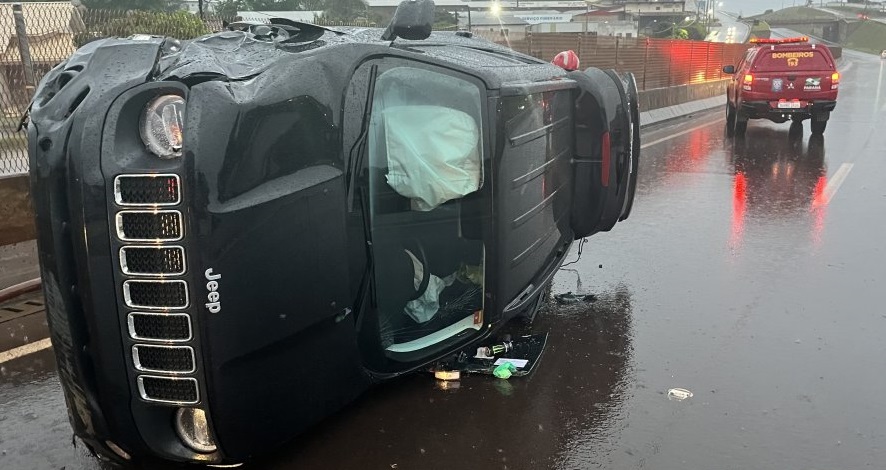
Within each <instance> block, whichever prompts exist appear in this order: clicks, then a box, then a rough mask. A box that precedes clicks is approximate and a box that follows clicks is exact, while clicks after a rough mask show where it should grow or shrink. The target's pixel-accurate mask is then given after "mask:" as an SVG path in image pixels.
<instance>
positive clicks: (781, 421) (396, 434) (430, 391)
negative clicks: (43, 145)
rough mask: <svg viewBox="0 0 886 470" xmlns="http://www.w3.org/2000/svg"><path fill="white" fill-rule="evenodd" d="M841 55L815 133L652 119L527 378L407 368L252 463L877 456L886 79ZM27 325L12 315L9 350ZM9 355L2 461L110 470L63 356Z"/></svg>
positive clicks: (631, 464) (724, 462) (5, 343)
mask: <svg viewBox="0 0 886 470" xmlns="http://www.w3.org/2000/svg"><path fill="white" fill-rule="evenodd" d="M847 56H848V57H847V60H846V61H845V64H844V79H843V82H842V86H843V89H842V91H841V96H840V101H839V104H838V108H837V111H836V112H835V113H834V114H833V116H832V119H831V122H830V124H829V128H828V130H827V132H826V133H825V136H824V139H814V138H811V137H810V136H809V132H808V123H807V126H806V127H807V129H806V132H805V133H803V135H801V136H800V135H797V134H796V133H792V132H790V131H789V127H790V126H789V125H788V124H784V125H774V124H771V123H767V122H762V121H754V122H752V123H751V125H750V127H749V130H748V134H747V137H746V138H745V139H743V140H738V141H732V140H727V139H725V137H724V129H723V127H724V124H723V112H722V110H717V111H716V112H710V113H705V114H701V115H697V116H695V117H692V118H689V119H686V120H684V121H681V122H676V123H671V124H668V125H667V126H665V127H658V128H656V129H651V130H648V131H646V132H645V136H644V138H645V142H646V147H647V148H646V149H645V153H644V156H643V160H642V165H641V180H640V189H639V194H638V199H637V204H636V205H635V208H634V213H633V215H632V217H631V219H630V220H629V221H628V222H627V223H625V224H624V225H622V226H620V227H619V230H616V231H614V232H613V233H611V234H602V235H599V236H595V237H592V238H591V239H590V241H589V242H588V243H587V244H586V245H585V247H584V254H583V256H582V257H581V259H580V260H579V261H578V262H577V263H575V264H573V265H571V266H569V267H567V268H565V269H563V271H562V272H560V273H559V275H558V276H557V278H556V279H555V285H554V290H555V292H559V293H562V292H567V291H572V292H575V293H582V294H584V293H592V294H594V295H596V296H597V298H598V300H597V301H596V302H593V303H578V304H573V305H566V306H562V305H556V304H552V305H551V306H550V307H549V308H548V310H547V311H546V312H545V314H544V315H543V316H542V317H540V318H539V319H538V320H537V321H536V324H535V325H534V326H533V328H534V330H536V331H550V332H551V338H550V340H549V346H548V349H547V351H546V352H545V355H544V357H543V359H542V361H541V363H540V365H539V368H538V369H537V370H536V371H535V372H534V373H533V374H532V375H531V376H529V377H526V378H515V379H511V380H509V381H501V380H497V379H492V378H488V377H478V376H468V377H464V378H463V379H462V381H461V382H460V384H459V386H458V387H449V389H441V388H440V387H439V386H437V385H436V384H435V382H434V380H433V379H432V378H431V377H430V376H427V375H413V376H407V377H404V378H402V379H400V380H396V381H394V382H391V383H387V384H384V385H381V386H379V387H377V388H375V389H373V390H372V391H371V392H370V393H368V394H367V395H365V396H364V397H363V398H362V399H360V400H359V401H358V402H357V403H355V404H354V405H352V406H350V407H348V408H346V409H345V410H344V411H342V412H341V413H339V414H337V415H336V416H333V417H332V418H331V419H329V420H327V421H325V422H323V423H322V424H320V425H319V426H317V427H315V428H314V429H313V430H312V431H311V432H309V433H308V434H307V435H306V436H303V437H302V438H299V439H297V440H296V441H295V442H293V443H292V444H291V445H289V446H288V447H287V448H285V449H283V450H281V451H280V452H278V453H276V454H274V455H270V456H266V457H262V458H261V459H259V460H257V461H254V462H252V463H250V464H249V465H247V466H246V467H244V468H261V469H265V468H267V469H297V468H311V469H317V468H331V469H338V468H377V469H389V468H399V469H409V468H423V469H427V468H447V469H448V468H512V469H530V468H532V469H535V468H558V469H574V468H582V469H584V468H605V469H677V468H686V469H712V468H717V469H729V468H735V469H749V468H803V469H835V468H845V469H850V468H851V469H861V468H882V466H883V462H884V461H886V420H884V419H883V416H884V415H886V401H884V400H883V399H882V396H883V391H884V390H886V374H884V373H883V358H884V357H886V342H884V341H883V340H882V338H883V336H884V334H886V307H884V306H883V305H884V303H883V302H882V294H881V291H882V286H883V285H884V283H886V269H884V268H883V266H884V265H886V251H884V247H883V243H884V240H886V220H884V218H883V215H884V214H886V182H884V181H886V180H884V176H883V175H884V174H886V160H884V152H883V149H884V148H886V132H884V129H886V77H884V63H883V62H881V61H880V60H878V59H875V58H874V57H873V56H868V55H861V54H855V53H850V52H847ZM575 248H577V246H576V247H575ZM576 251H577V250H576V249H574V250H573V253H572V254H571V255H570V260H572V259H574V258H575V257H576V255H577V253H576ZM518 327H519V325H518V326H515V328H518ZM36 330H40V331H43V333H42V334H43V336H45V324H44V323H43V319H42V317H41V316H39V315H38V316H32V317H27V318H26V319H25V320H21V321H12V322H6V323H3V324H0V340H2V342H0V347H2V349H3V350H6V349H9V348H10V347H14V346H17V345H20V344H21V342H22V341H23V339H22V336H24V335H29V334H30V335H32V336H31V337H32V339H31V341H33V340H34V339H37V337H36V336H34V335H35V334H37V333H33V331H36ZM0 366H2V368H0V451H2V455H0V468H3V469H15V470H24V469H41V470H42V469H59V468H65V469H67V470H74V469H93V468H98V467H99V464H98V463H97V462H96V461H94V460H92V459H91V458H89V457H88V456H86V454H85V452H84V451H83V449H82V448H76V449H75V448H74V447H72V445H71V435H70V428H69V426H68V423H67V415H66V411H65V407H64V403H63V399H62V395H61V392H60V390H59V384H58V380H57V378H56V376H55V373H54V371H53V369H54V362H53V356H52V354H51V352H50V351H49V350H43V351H40V352H38V353H34V354H31V355H28V356H25V357H23V358H19V359H14V360H9V361H6V362H4V363H3V364H0ZM305 386H306V387H310V386H312V385H311V383H310V380H309V379H308V380H306V381H305ZM675 387H681V388H686V389H688V390H690V391H692V392H693V393H694V396H693V397H692V398H689V399H686V400H684V401H676V400H669V399H668V397H667V391H668V390H669V389H671V388H675ZM243 425H244V426H250V425H251V424H250V423H243ZM147 468H153V467H151V466H150V465H148V466H147ZM157 468H163V467H157Z"/></svg>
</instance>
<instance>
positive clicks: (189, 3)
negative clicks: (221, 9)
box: [182, 0, 213, 15]
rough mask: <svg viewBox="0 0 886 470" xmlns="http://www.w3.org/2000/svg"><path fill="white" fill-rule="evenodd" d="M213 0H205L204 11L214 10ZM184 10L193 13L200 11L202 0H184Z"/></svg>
mask: <svg viewBox="0 0 886 470" xmlns="http://www.w3.org/2000/svg"><path fill="white" fill-rule="evenodd" d="M212 4H213V2H211V1H207V0H203V13H209V12H211V11H212ZM182 10H185V11H189V12H191V13H193V14H195V15H196V14H197V13H200V2H199V1H198V0H183V1H182Z"/></svg>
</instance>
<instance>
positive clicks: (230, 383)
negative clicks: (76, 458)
mask: <svg viewBox="0 0 886 470" xmlns="http://www.w3.org/2000/svg"><path fill="white" fill-rule="evenodd" d="M429 3H430V2H429V1H427V0H420V1H417V2H407V3H405V4H404V5H401V7H400V10H398V13H397V15H395V20H394V22H393V23H392V25H391V26H390V27H389V28H388V29H387V30H386V31H383V30H381V29H360V28H350V29H348V28H342V29H331V28H322V27H318V26H314V25H309V24H302V23H293V22H289V21H286V20H272V22H271V24H269V25H251V24H234V25H231V30H229V31H225V32H221V33H217V34H212V35H209V36H205V37H201V38H199V39H196V40H193V41H188V42H179V41H176V40H172V39H165V38H158V37H133V38H129V39H106V40H101V41H96V42H92V43H90V44H88V45H86V46H84V47H83V48H81V49H80V50H79V51H77V52H76V53H75V54H74V55H73V56H72V57H71V58H70V59H69V60H67V61H66V62H64V63H63V64H61V65H59V66H58V67H56V68H55V69H54V70H52V71H51V72H50V73H49V74H48V75H47V76H46V77H45V78H44V80H43V81H42V83H41V84H40V87H39V89H38V91H37V93H36V96H35V97H34V100H33V103H32V105H31V107H30V111H29V117H30V120H29V123H28V125H27V131H28V138H29V151H30V159H31V181H32V194H33V202H34V206H35V209H36V216H37V224H38V228H39V248H40V263H41V270H42V276H43V285H44V292H45V296H46V306H47V312H48V316H49V324H50V328H51V334H52V343H53V346H54V348H55V353H56V356H57V359H58V370H59V377H60V380H61V383H62V385H63V388H64V394H65V397H66V401H67V405H68V408H69V417H70V421H71V424H72V426H73V429H74V432H75V434H76V435H77V436H78V437H79V438H80V439H82V441H83V442H85V443H86V444H87V445H88V446H89V448H90V449H92V450H93V451H95V452H97V453H98V454H99V455H101V456H104V457H107V458H110V459H114V460H117V461H123V460H130V459H140V458H155V457H156V458H161V459H167V460H171V461H181V462H195V463H206V464H229V463H239V462H242V461H244V460H246V459H248V458H250V457H251V456H254V455H256V454H259V453H261V452H265V451H267V450H268V449H271V448H273V447H275V446H279V445H280V444H282V443H284V442H286V441H287V440H289V439H291V438H292V437H293V436H294V435H296V434H298V433H300V432H302V431H303V430H305V429H306V428H307V427H308V426H310V425H312V424H313V423H316V422H317V421H318V420H321V419H323V418H324V417H326V416H328V415H330V414H331V413H333V412H335V411H336V410H338V409H340V408H341V407H343V406H344V405H345V404H347V403H348V402H350V401H352V400H353V399H354V398H355V397H357V396H358V395H359V394H361V393H362V392H363V391H365V390H366V389H367V387H369V386H370V385H372V384H373V383H376V382H379V381H382V380H385V379H390V378H393V377H396V376H398V375H400V374H403V373H406V372H410V371H415V370H417V369H419V368H422V367H426V366H428V365H429V364H431V363H433V362H435V361H438V360H440V359H441V358H444V357H447V356H450V355H452V354H454V353H456V352H458V351H460V350H462V349H465V348H467V347H468V346H471V345H476V344H477V343H479V342H480V341H483V340H485V339H487V338H489V336H490V335H491V334H492V333H493V332H494V331H495V330H496V329H497V328H498V327H500V326H501V325H503V324H504V323H505V322H507V321H508V320H510V319H512V318H515V317H520V316H522V317H532V316H534V315H535V312H536V310H537V309H538V307H539V304H540V303H541V302H542V299H543V293H544V292H545V291H546V289H547V287H548V285H549V283H550V281H551V278H552V277H553V275H554V273H555V272H556V271H557V270H558V268H559V267H560V265H561V264H562V263H563V260H564V257H565V255H566V254H567V253H568V252H569V249H570V246H571V244H572V243H573V241H574V240H578V239H581V238H584V237H586V236H588V235H591V234H594V233H596V232H600V231H607V230H610V229H611V228H612V227H613V225H614V224H615V223H616V222H618V221H619V220H624V219H625V218H626V217H627V216H628V214H629V213H630V210H631V204H632V201H633V197H634V190H635V185H636V181H637V164H638V158H639V151H640V145H639V144H640V141H639V139H640V137H639V122H638V121H639V115H638V109H637V90H636V85H635V82H634V79H633V77H632V76H630V75H618V74H616V73H614V72H612V71H601V70H597V69H588V70H586V71H584V72H577V71H576V72H566V71H564V70H563V69H561V68H558V67H555V66H553V65H550V64H548V63H545V62H543V61H540V60H537V59H535V58H532V57H529V56H526V55H522V54H518V53H515V52H513V51H511V50H509V49H506V48H503V47H500V46H497V45H495V44H493V43H490V42H487V41H484V40H479V39H475V38H472V37H471V34H470V33H465V32H448V33H442V32H435V33H431V31H430V21H427V15H426V14H425V13H426V11H427V4H429ZM431 5H432V4H431Z"/></svg>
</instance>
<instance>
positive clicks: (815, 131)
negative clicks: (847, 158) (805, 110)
mask: <svg viewBox="0 0 886 470" xmlns="http://www.w3.org/2000/svg"><path fill="white" fill-rule="evenodd" d="M826 127H828V122H827V121H816V120H813V121H812V135H822V134H824V130H825V128H826Z"/></svg>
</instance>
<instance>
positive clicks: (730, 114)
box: [726, 101, 735, 137]
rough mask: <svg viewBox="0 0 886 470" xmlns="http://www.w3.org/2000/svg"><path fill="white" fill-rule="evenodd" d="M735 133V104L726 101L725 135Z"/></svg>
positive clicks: (730, 135)
mask: <svg viewBox="0 0 886 470" xmlns="http://www.w3.org/2000/svg"><path fill="white" fill-rule="evenodd" d="M734 135H735V106H733V105H732V103H730V102H728V101H727V102H726V136H727V137H732V136H734Z"/></svg>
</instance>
